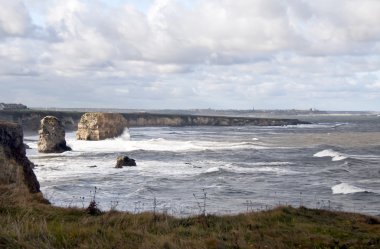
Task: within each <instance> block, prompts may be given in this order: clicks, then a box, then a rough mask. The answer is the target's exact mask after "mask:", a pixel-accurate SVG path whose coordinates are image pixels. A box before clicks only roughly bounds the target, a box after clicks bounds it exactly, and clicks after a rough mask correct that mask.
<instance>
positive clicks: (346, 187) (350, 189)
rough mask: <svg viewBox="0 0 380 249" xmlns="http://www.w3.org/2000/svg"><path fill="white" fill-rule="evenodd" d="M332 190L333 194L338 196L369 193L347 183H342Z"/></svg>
mask: <svg viewBox="0 0 380 249" xmlns="http://www.w3.org/2000/svg"><path fill="white" fill-rule="evenodd" d="M331 189H332V192H333V194H334V195H336V194H344V195H346V194H353V193H360V192H367V191H366V190H365V189H362V188H359V187H355V186H353V185H350V184H347V183H340V184H338V185H335V186H333V187H331Z"/></svg>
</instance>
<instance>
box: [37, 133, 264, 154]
mask: <svg viewBox="0 0 380 249" xmlns="http://www.w3.org/2000/svg"><path fill="white" fill-rule="evenodd" d="M66 141H67V144H68V145H69V146H70V147H71V148H72V149H73V151H74V152H75V151H77V152H121V151H123V152H124V151H135V150H146V151H174V152H181V151H204V150H225V149H232V150H237V149H265V148H266V147H264V146H261V145H257V144H255V143H254V142H228V141H227V142H225V141H223V142H221V141H196V140H195V141H181V140H167V139H164V138H154V139H149V140H135V141H133V140H130V135H129V132H128V130H126V131H125V132H124V133H123V135H122V136H120V137H117V138H113V139H106V140H101V141H84V140H76V138H75V135H74V133H70V134H67V136H66ZM30 145H32V144H30ZM32 146H33V147H35V146H36V145H32Z"/></svg>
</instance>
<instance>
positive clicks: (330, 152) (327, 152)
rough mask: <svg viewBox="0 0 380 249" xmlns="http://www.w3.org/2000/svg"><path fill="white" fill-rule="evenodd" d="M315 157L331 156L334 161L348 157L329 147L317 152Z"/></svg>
mask: <svg viewBox="0 0 380 249" xmlns="http://www.w3.org/2000/svg"><path fill="white" fill-rule="evenodd" d="M313 156H314V157H331V158H332V161H342V160H345V159H347V158H348V156H347V155H344V154H342V153H340V152H337V151H334V150H331V149H328V150H322V151H320V152H317V153H315V154H314V155H313Z"/></svg>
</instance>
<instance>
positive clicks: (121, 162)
mask: <svg viewBox="0 0 380 249" xmlns="http://www.w3.org/2000/svg"><path fill="white" fill-rule="evenodd" d="M123 166H136V161H135V159H132V158H129V157H127V156H118V157H117V159H116V166H115V168H122V167H123Z"/></svg>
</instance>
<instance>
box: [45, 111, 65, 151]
mask: <svg viewBox="0 0 380 249" xmlns="http://www.w3.org/2000/svg"><path fill="white" fill-rule="evenodd" d="M38 134H39V140H38V151H39V152H42V153H62V152H65V151H68V150H71V148H70V147H68V146H67V145H66V140H65V127H64V126H63V124H62V122H61V121H60V120H59V119H58V118H56V117H54V116H46V117H44V118H43V119H42V120H41V124H40V129H39V130H38Z"/></svg>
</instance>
